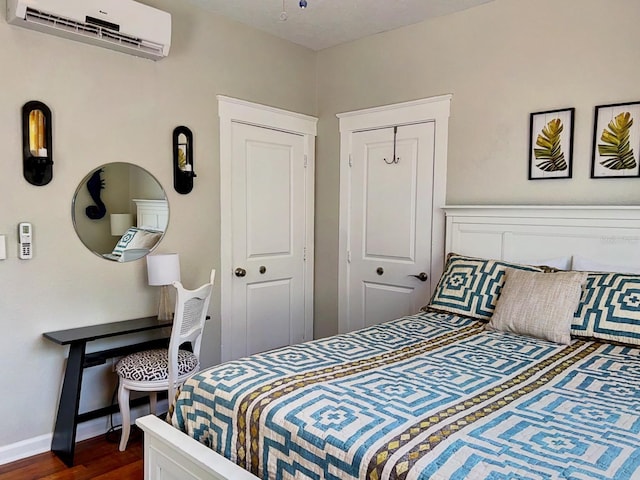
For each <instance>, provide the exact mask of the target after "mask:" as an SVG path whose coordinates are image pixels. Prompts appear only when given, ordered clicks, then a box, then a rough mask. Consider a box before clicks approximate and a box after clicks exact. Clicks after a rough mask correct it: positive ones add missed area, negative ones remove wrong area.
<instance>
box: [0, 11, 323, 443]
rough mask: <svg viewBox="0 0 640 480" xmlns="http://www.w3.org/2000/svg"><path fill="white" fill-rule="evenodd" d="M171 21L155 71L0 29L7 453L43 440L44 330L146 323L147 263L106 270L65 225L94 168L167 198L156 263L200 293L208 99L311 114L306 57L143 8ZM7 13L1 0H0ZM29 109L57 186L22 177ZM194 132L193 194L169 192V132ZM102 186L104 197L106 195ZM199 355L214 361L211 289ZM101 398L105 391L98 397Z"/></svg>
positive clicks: (1, 424)
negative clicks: (49, 150)
mask: <svg viewBox="0 0 640 480" xmlns="http://www.w3.org/2000/svg"><path fill="white" fill-rule="evenodd" d="M148 3H150V4H153V6H156V7H158V8H161V9H163V10H166V11H169V12H171V13H172V15H173V23H174V27H173V43H172V48H171V54H170V56H169V57H168V58H166V59H164V60H162V61H159V62H157V63H156V62H152V61H149V60H144V59H140V58H137V57H133V56H130V55H125V54H121V53H117V52H113V51H110V50H106V49H102V48H97V47H94V46H88V45H84V44H81V43H77V42H72V41H69V40H64V39H60V38H57V37H53V36H50V35H44V34H41V33H37V32H33V31H28V30H25V29H23V28H19V27H15V26H11V25H8V24H7V23H6V22H5V21H4V13H2V14H1V17H2V20H1V21H0V65H1V66H2V67H0V70H1V72H2V75H1V79H0V127H1V128H0V158H2V165H3V171H2V175H0V196H1V200H0V234H6V235H7V240H8V241H7V247H8V248H7V250H8V253H9V258H8V259H7V260H4V261H0V292H1V293H0V322H1V324H2V329H3V334H2V335H0V381H1V382H2V385H3V387H4V393H3V395H2V401H0V405H2V407H3V408H2V415H1V416H0V449H1V448H2V446H5V445H9V444H12V443H14V442H19V441H21V440H25V439H31V438H33V437H37V436H39V435H46V434H49V433H51V431H52V429H53V422H54V418H55V412H56V408H57V402H58V394H59V389H60V385H61V378H62V372H63V367H64V363H65V357H66V353H67V352H66V350H67V348H66V347H60V346H58V345H55V344H53V343H51V342H49V341H47V340H44V339H43V338H42V333H43V332H45V331H49V330H57V329H63V328H70V327H76V326H83V325H91V324H96V323H101V322H107V321H114V320H125V319H128V318H135V317H138V316H146V315H151V314H153V313H154V312H155V311H156V308H157V304H156V302H157V298H158V291H157V290H156V289H154V288H152V287H149V286H147V285H146V268H145V262H144V261H137V262H132V263H128V264H115V263H110V262H108V261H106V260H102V259H100V258H98V257H97V256H95V255H93V254H92V253H90V252H89V251H88V250H87V249H86V248H84V246H83V245H82V243H81V242H80V240H79V239H78V238H77V236H76V234H75V232H74V230H73V225H72V222H71V199H72V196H73V193H74V191H75V189H76V186H77V185H78V183H79V182H80V181H81V180H82V178H83V177H84V176H85V175H86V174H87V173H88V172H89V171H91V170H92V169H93V168H95V167H96V166H98V165H101V164H103V163H106V162H110V161H126V162H131V163H135V164H138V165H140V166H142V167H144V168H146V169H147V170H149V171H150V172H151V173H152V174H153V175H154V176H155V177H156V178H157V179H158V180H159V181H160V182H161V183H162V184H163V185H164V187H165V189H166V192H167V195H168V197H169V203H170V212H171V218H170V225H169V229H168V231H167V234H166V237H165V239H164V240H163V242H162V244H161V245H160V247H159V249H158V251H160V252H178V253H179V254H180V260H181V264H182V278H183V282H184V284H185V285H186V286H188V287H195V286H197V285H199V284H201V283H204V282H205V281H206V280H207V279H208V278H209V269H210V268H212V267H216V268H219V249H220V245H219V236H220V234H219V219H220V214H219V188H218V186H219V159H218V157H219V153H218V146H219V139H218V117H217V108H218V107H217V101H216V97H215V96H216V94H224V95H229V96H233V97H237V98H242V99H245V100H250V101H255V102H258V103H263V104H267V105H275V106H278V107H280V108H284V109H288V110H293V111H297V112H301V113H306V114H311V115H313V114H315V113H316V103H315V62H316V54H315V53H314V52H312V51H310V50H307V49H304V48H301V47H298V46H295V45H293V44H291V43H288V42H285V41H282V40H279V39H276V38H274V37H272V36H269V35H266V34H263V33H261V32H258V31H256V30H253V29H250V28H248V27H245V26H241V25H239V24H236V23H233V22H231V21H228V20H225V19H222V18H219V17H216V16H214V15H211V14H207V13H205V12H203V11H202V10H199V9H196V8H192V7H189V3H188V2H175V1H173V2H172V1H170V0H150V1H149V2H148ZM0 9H1V10H2V12H4V11H5V1H4V0H0ZM29 100H41V101H43V102H45V103H46V104H47V105H48V106H49V107H50V108H51V110H52V112H53V129H54V132H53V133H54V140H53V141H54V161H55V165H54V178H53V181H52V182H51V183H50V184H49V185H47V186H44V187H34V186H31V185H30V184H28V183H27V182H26V181H25V180H23V177H22V167H21V164H22V163H21V162H22V160H21V153H20V152H21V129H20V128H21V127H20V108H21V107H22V105H23V104H24V103H25V102H27V101H29ZM178 125H187V126H189V127H190V128H191V129H192V131H193V133H194V143H195V169H196V172H197V174H198V177H197V178H196V179H195V187H194V190H193V192H192V193H191V194H189V195H184V196H183V195H180V194H178V193H176V192H175V190H173V178H172V166H171V148H172V147H171V141H172V140H171V139H172V137H171V135H172V131H173V128H174V127H176V126H178ZM107 188H109V186H108V185H107ZM20 221H30V222H32V223H33V227H34V239H35V245H34V247H35V258H34V259H33V260H30V261H20V260H18V259H17V258H16V257H17V243H16V236H17V233H16V227H17V224H18V222H20ZM214 303H215V306H214V307H212V311H211V313H212V316H213V319H212V320H211V321H210V322H208V324H207V327H206V333H205V340H204V346H203V355H204V359H203V361H204V364H207V365H209V364H212V363H214V362H216V361H217V360H218V358H219V352H218V350H219V341H220V340H219V337H220V323H219V307H218V305H219V287H218V289H217V290H216V294H215V300H214ZM86 374H87V378H86V380H87V381H86V382H85V383H84V391H83V398H82V405H83V408H85V407H95V406H102V405H104V402H105V401H106V402H109V401H110V398H111V390H110V388H107V389H105V387H104V385H105V383H106V384H108V383H109V382H108V381H107V379H109V378H112V377H113V375H112V374H110V372H108V369H107V370H106V371H105V369H102V370H100V369H99V368H96V369H90V370H87V373H86ZM105 390H106V391H105Z"/></svg>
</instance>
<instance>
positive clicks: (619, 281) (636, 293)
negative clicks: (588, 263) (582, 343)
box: [571, 272, 640, 345]
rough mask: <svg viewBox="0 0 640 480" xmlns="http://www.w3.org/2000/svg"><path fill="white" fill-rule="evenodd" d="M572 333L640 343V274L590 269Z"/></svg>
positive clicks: (627, 342)
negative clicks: (602, 271) (599, 271)
mask: <svg viewBox="0 0 640 480" xmlns="http://www.w3.org/2000/svg"><path fill="white" fill-rule="evenodd" d="M571 334H572V335H574V336H576V337H587V338H597V339H600V340H611V341H614V342H620V343H624V344H631V345H640V275H632V274H625V273H598V272H589V273H588V275H587V282H586V285H585V286H584V288H583V290H582V296H581V298H580V303H579V304H578V309H577V310H576V312H575V314H574V316H573V322H572V324H571Z"/></svg>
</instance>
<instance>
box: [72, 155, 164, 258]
mask: <svg viewBox="0 0 640 480" xmlns="http://www.w3.org/2000/svg"><path fill="white" fill-rule="evenodd" d="M71 216H72V218H73V226H74V227H75V229H76V233H77V234H78V237H79V238H80V240H81V241H82V243H84V245H85V246H86V247H87V248H88V249H89V250H91V251H92V252H93V253H95V254H96V255H98V256H99V257H102V258H104V259H107V260H110V261H114V262H128V261H131V260H137V259H139V258H142V257H144V256H146V255H147V253H149V252H150V251H152V250H153V249H154V248H155V247H156V245H157V244H158V243H159V242H160V240H161V239H162V237H163V235H164V232H165V230H166V228H167V224H168V222H169V203H168V202H167V196H166V194H165V192H164V190H163V188H162V185H160V182H158V180H156V178H155V177H154V176H153V175H151V174H150V173H149V172H147V171H146V170H145V169H144V168H142V167H139V166H137V165H133V164H131V163H125V162H114V163H107V164H105V165H102V166H100V167H98V168H96V169H95V170H93V171H91V172H89V174H88V175H87V176H86V177H84V179H83V180H82V181H81V182H80V185H78V188H77V189H76V192H75V194H74V195H73V202H72V204H71Z"/></svg>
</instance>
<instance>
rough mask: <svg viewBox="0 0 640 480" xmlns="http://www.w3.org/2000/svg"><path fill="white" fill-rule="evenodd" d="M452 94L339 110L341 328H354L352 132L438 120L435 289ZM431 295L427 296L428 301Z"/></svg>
mask: <svg viewBox="0 0 640 480" xmlns="http://www.w3.org/2000/svg"><path fill="white" fill-rule="evenodd" d="M451 98H452V95H439V96H436V97H430V98H425V99H421V100H414V101H411V102H403V103H397V104H393V105H385V106H380V107H374V108H368V109H364V110H357V111H353V112H345V113H339V114H338V115H337V117H338V119H339V122H340V234H339V240H338V242H339V243H338V249H339V250H338V331H339V332H340V333H345V332H348V331H350V330H352V328H351V325H349V321H348V319H349V297H348V293H349V292H348V283H347V282H348V261H347V260H348V259H347V251H348V249H349V248H348V247H349V214H350V210H351V205H350V204H349V198H350V195H351V191H350V190H351V170H350V168H349V162H350V156H351V143H352V136H353V134H354V133H355V132H358V131H362V130H371V129H376V128H385V127H392V126H395V125H407V124H412V123H425V122H431V121H433V122H435V147H434V148H435V151H434V169H433V207H432V208H433V212H432V244H433V248H432V249H431V266H430V269H431V270H430V272H429V275H430V277H431V278H432V279H433V281H432V282H431V285H432V289H433V288H435V286H436V284H437V279H438V278H440V275H442V270H443V263H444V233H445V230H444V229H445V215H444V211H443V210H442V207H443V206H444V205H445V202H446V194H447V145H448V138H449V112H450V106H451ZM427 300H428V299H425V303H427V302H426V301H427Z"/></svg>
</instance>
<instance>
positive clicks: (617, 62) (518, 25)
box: [315, 0, 640, 336]
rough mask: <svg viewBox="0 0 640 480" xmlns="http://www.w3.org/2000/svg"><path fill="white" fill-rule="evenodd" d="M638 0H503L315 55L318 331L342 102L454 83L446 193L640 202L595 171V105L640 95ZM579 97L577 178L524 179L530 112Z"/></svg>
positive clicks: (619, 182) (331, 235) (334, 212)
mask: <svg viewBox="0 0 640 480" xmlns="http://www.w3.org/2000/svg"><path fill="white" fill-rule="evenodd" d="M638 19H640V2H638V1H636V0H616V1H606V2H605V1H602V0H563V1H557V0H535V1H525V0H495V1H493V2H491V3H488V4H485V5H482V6H479V7H476V8H473V9H471V10H467V11H464V12H460V13H457V14H454V15H449V16H446V17H441V18H437V19H434V20H432V21H427V22H423V23H420V24H417V25H413V26H410V27H406V28H403V29H398V30H395V31H391V32H387V33H384V34H380V35H375V36H371V37H368V38H365V39H363V40H360V41H356V42H352V43H349V44H345V45H342V46H338V47H335V48H331V49H327V50H324V51H321V52H320V53H319V55H318V108H319V112H318V113H319V117H320V121H319V125H318V138H319V140H318V155H317V171H316V184H317V198H316V205H317V207H316V208H317V211H316V232H317V233H316V252H317V258H322V262H317V263H316V292H315V294H316V336H324V335H329V334H332V333H335V332H336V331H337V283H336V278H337V268H338V267H337V258H338V251H337V242H338V197H339V177H338V173H339V136H338V121H337V119H336V117H335V114H336V113H339V112H345V111H350V110H357V109H361V108H366V107H372V106H377V105H384V104H389V103H396V102H402V101H407V100H412V99H417V98H424V97H430V96H434V95H439V94H444V93H452V94H453V99H452V102H451V118H450V123H449V157H448V181H447V202H448V203H451V204H462V203H502V204H504V203H516V204H517V203H524V204H638V203H640V193H639V191H640V189H639V187H640V180H638V179H616V180H614V179H610V180H602V179H600V180H591V179H590V178H589V176H590V161H591V141H592V138H591V137H592V128H593V109H594V106H595V105H602V104H608V103H617V102H629V101H638V100H640V82H639V81H638V79H639V78H640V60H639V59H638V58H639V57H638V45H639V44H640V28H638ZM565 107H575V108H576V117H575V136H574V156H573V158H574V162H573V166H574V170H573V179H571V180H546V181H528V180H527V160H528V142H529V113H531V112H537V111H544V110H551V109H557V108H565Z"/></svg>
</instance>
